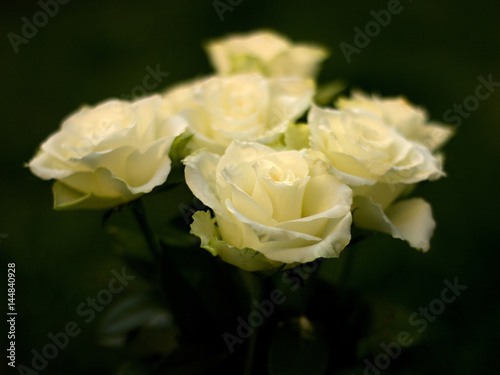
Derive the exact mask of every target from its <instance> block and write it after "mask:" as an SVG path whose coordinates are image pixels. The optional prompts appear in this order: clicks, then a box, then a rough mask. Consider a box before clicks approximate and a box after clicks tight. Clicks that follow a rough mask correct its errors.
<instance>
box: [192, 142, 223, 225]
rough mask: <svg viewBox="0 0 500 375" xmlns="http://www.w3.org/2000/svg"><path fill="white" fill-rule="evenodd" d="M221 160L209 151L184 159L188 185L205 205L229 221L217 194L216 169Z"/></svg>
mask: <svg viewBox="0 0 500 375" xmlns="http://www.w3.org/2000/svg"><path fill="white" fill-rule="evenodd" d="M219 160H220V156H218V155H216V154H213V153H210V152H208V151H200V152H197V153H196V154H194V155H191V156H189V157H187V158H186V159H184V164H185V165H186V168H185V177H186V184H187V185H188V186H189V188H190V189H191V191H192V192H193V194H194V195H195V197H197V198H198V199H199V200H201V201H202V202H203V204H205V205H206V206H208V207H210V208H211V209H213V210H214V212H215V213H216V214H217V215H220V216H223V217H226V218H227V219H229V217H228V214H227V213H226V211H225V209H224V208H223V207H222V205H221V204H220V202H219V197H218V194H217V187H216V168H217V165H218V163H219Z"/></svg>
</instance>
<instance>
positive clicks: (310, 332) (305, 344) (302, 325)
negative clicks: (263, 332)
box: [268, 316, 328, 375]
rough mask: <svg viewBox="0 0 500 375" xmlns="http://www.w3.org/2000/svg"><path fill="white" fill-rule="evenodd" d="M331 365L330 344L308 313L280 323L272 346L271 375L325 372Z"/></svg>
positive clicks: (270, 355) (317, 373) (318, 374)
mask: <svg viewBox="0 0 500 375" xmlns="http://www.w3.org/2000/svg"><path fill="white" fill-rule="evenodd" d="M327 365H328V348H327V345H326V343H325V341H324V340H323V339H322V338H321V337H320V336H319V335H318V332H317V330H316V328H315V327H314V324H313V323H312V322H310V321H309V320H308V319H307V318H306V317H305V316H300V317H299V318H296V319H293V320H291V321H287V322H282V323H280V324H279V325H278V327H277V329H276V332H275V333H274V337H273V340H272V342H271V347H270V349H269V362H268V366H269V373H270V374H271V375H303V374H308V375H321V374H325V372H326V369H327Z"/></svg>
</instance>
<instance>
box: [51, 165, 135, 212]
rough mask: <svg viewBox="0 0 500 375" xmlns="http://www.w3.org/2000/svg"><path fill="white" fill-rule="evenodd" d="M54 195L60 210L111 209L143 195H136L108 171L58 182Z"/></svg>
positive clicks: (76, 174) (102, 170)
mask: <svg viewBox="0 0 500 375" xmlns="http://www.w3.org/2000/svg"><path fill="white" fill-rule="evenodd" d="M53 192H54V209H57V210H66V209H103V208H111V207H114V206H117V205H119V204H123V203H126V202H128V201H130V200H132V199H135V198H138V197H139V196H140V195H141V194H133V193H132V192H131V191H130V189H129V186H128V185H127V184H126V183H125V182H124V181H123V180H120V179H118V178H117V177H116V176H113V175H112V174H111V172H110V171H109V170H108V169H105V168H98V169H97V170H96V171H95V172H80V173H75V174H73V175H71V176H69V177H67V178H64V179H62V180H59V181H56V182H55V183H54V186H53Z"/></svg>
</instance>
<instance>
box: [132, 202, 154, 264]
mask: <svg viewBox="0 0 500 375" xmlns="http://www.w3.org/2000/svg"><path fill="white" fill-rule="evenodd" d="M131 207H132V212H133V213H134V217H135V219H136V221H137V224H139V227H140V228H141V231H142V234H143V236H144V239H145V240H146V242H147V244H148V247H149V250H150V251H151V254H152V255H153V257H154V258H155V259H156V260H159V259H161V248H160V245H159V244H158V241H156V238H155V235H154V233H153V230H152V229H151V225H150V224H149V221H148V218H147V216H146V210H145V209H144V205H143V203H142V201H141V199H137V200H136V201H134V202H133V203H132V204H131Z"/></svg>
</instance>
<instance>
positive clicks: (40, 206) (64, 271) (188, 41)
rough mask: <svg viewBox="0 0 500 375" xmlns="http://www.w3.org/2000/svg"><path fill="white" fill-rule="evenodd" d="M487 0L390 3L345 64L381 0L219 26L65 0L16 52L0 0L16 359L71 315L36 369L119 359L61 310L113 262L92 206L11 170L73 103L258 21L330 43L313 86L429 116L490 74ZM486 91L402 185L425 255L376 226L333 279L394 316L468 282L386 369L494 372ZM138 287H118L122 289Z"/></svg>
mask: <svg viewBox="0 0 500 375" xmlns="http://www.w3.org/2000/svg"><path fill="white" fill-rule="evenodd" d="M498 4H499V3H498V2H497V1H493V0H488V1H481V2H478V1H471V0H468V1H460V2H458V1H451V0H441V1H435V0H432V1H431V0H425V1H424V0H414V1H406V0H403V1H402V5H403V6H404V10H403V11H402V12H401V13H400V14H398V15H394V16H393V18H392V20H391V22H390V24H389V25H388V26H387V27H386V28H383V29H382V30H381V32H380V34H379V35H378V36H376V37H374V38H373V39H372V41H371V42H370V44H369V45H368V46H367V47H366V48H363V49H362V52H361V53H360V54H358V55H353V56H352V62H351V63H350V64H348V63H347V62H346V60H345V58H344V57H343V56H342V52H341V50H340V48H339V44H340V43H341V42H347V43H350V44H352V43H353V38H354V34H355V32H354V30H353V28H354V27H355V26H358V27H360V28H364V26H365V24H366V23H367V22H368V21H370V20H371V19H372V16H371V15H370V11H371V10H376V11H378V10H380V9H385V8H386V6H387V2H386V1H355V2H354V1H326V0H324V1H307V2H306V1H300V2H299V1H255V0H243V1H242V2H241V4H240V5H238V6H236V7H235V8H234V10H233V11H232V12H227V13H225V14H224V18H225V19H224V20H223V21H221V20H220V19H219V16H218V15H217V13H216V11H215V9H214V7H213V4H212V1H194V0H185V1H180V0H178V1H124V0H110V1H105V2H96V1H88V0H86V1H83V0H72V1H70V2H69V3H68V4H66V5H61V6H60V9H59V13H58V14H57V15H56V16H55V17H54V18H51V19H50V20H49V22H48V24H47V25H46V26H44V27H42V28H41V29H40V30H39V32H38V34H37V35H36V36H35V37H33V38H32V39H31V40H30V41H29V43H28V44H27V45H21V46H20V51H19V53H18V54H16V53H14V51H13V48H12V46H11V45H10V42H9V41H8V39H7V34H8V33H9V32H14V33H16V34H20V33H21V26H22V21H21V18H22V17H24V16H26V17H28V18H29V19H31V17H32V16H33V14H34V13H35V12H37V11H39V10H40V7H39V5H37V3H36V2H35V1H25V2H21V1H14V0H2V5H1V11H0V25H1V26H0V27H1V33H0V34H1V35H2V43H1V47H0V70H1V81H0V82H1V90H0V106H1V118H0V121H1V124H2V125H1V129H2V133H1V134H2V136H1V147H0V163H1V165H2V167H1V171H2V177H1V185H0V194H1V195H0V196H1V200H0V233H7V234H8V237H7V238H5V239H1V240H2V242H1V243H0V260H1V270H0V275H2V276H1V277H0V292H1V294H0V296H1V298H2V299H3V300H4V301H5V302H3V304H4V306H6V304H7V303H6V298H7V296H6V287H5V284H6V283H7V277H6V273H7V269H6V268H7V266H6V264H7V263H9V262H15V263H16V269H17V286H16V289H17V296H16V302H17V311H18V314H19V315H18V318H17V319H18V320H17V340H16V341H17V360H18V363H19V362H21V363H25V364H29V361H30V360H31V353H30V351H31V350H32V349H37V350H40V349H41V348H42V347H43V346H44V345H45V344H46V343H47V342H48V339H47V333H48V332H50V331H51V332H56V331H61V330H62V329H63V328H64V325H65V324H66V322H68V321H72V320H74V321H77V322H78V323H79V325H80V327H81V328H82V334H81V335H79V336H78V337H76V338H74V339H72V340H71V342H70V344H69V346H68V348H67V349H65V350H64V351H63V352H61V353H60V355H59V356H58V357H57V358H56V359H54V360H53V361H51V362H50V363H49V366H48V367H47V369H46V370H45V371H44V373H47V374H109V373H111V371H112V370H111V369H113V368H114V365H115V363H116V362H117V361H118V360H119V358H120V354H119V353H116V352H114V351H111V350H107V349H104V348H102V347H101V346H99V345H98V342H97V335H96V332H97V330H98V328H99V317H100V316H99V315H98V317H97V319H96V320H94V321H93V322H92V323H91V324H85V323H83V319H82V318H81V317H79V316H78V315H77V314H76V306H77V305H78V304H80V303H81V302H83V301H85V299H86V298H87V297H89V296H95V295H96V293H97V292H98V291H99V290H100V289H102V288H104V287H106V285H107V282H108V280H109V279H110V278H111V274H110V271H111V270H112V269H113V268H116V269H119V268H120V267H121V263H120V260H119V258H118V257H117V256H116V254H115V253H114V252H113V247H112V246H111V242H110V240H109V238H108V237H107V235H106V233H105V231H104V230H103V229H102V228H101V218H102V212H78V211H75V212H55V211H53V210H52V196H51V190H50V184H48V183H46V182H43V181H41V180H39V179H37V178H36V177H34V176H33V175H31V174H30V172H29V170H28V169H26V168H23V163H25V162H27V161H28V160H29V159H30V158H31V156H32V155H33V153H34V151H35V149H36V148H37V146H38V145H39V144H40V142H41V141H42V140H43V139H45V137H46V136H47V135H48V134H50V133H51V132H53V131H55V130H56V129H57V127H58V126H59V124H60V121H61V119H62V118H64V117H65V116H66V115H68V114H69V113H71V112H72V111H74V110H75V109H77V108H78V107H79V106H80V105H81V104H82V103H89V104H95V103H97V102H99V101H101V100H103V99H106V98H109V97H124V96H125V95H130V93H131V91H132V89H133V88H134V87H136V86H138V85H139V86H140V85H142V79H143V77H144V76H145V75H146V70H145V68H146V67H147V66H151V67H155V66H156V65H157V64H160V67H161V70H162V71H164V72H169V73H170V74H169V76H168V77H167V78H166V79H165V80H164V81H163V82H162V83H161V85H160V86H159V87H158V88H159V89H163V88H166V87H167V86H168V85H170V84H173V83H176V82H179V81H182V80H185V79H189V78H192V77H194V76H198V75H203V74H207V73H209V72H210V71H211V68H210V66H209V64H208V62H207V58H206V56H205V54H204V52H203V50H202V49H201V47H200V46H201V44H202V42H204V41H206V40H207V39H209V38H212V37H217V36H222V35H224V34H226V33H228V32H231V31H246V30H251V29H254V28H261V27H269V28H273V29H276V30H278V31H280V32H282V33H284V34H286V35H288V36H290V37H291V38H292V39H294V40H306V41H307V40H310V41H316V42H318V43H322V44H324V45H326V46H328V47H329V48H330V49H331V52H332V53H331V57H330V59H329V60H328V61H327V62H326V63H325V64H324V67H323V70H322V72H321V75H320V77H319V80H320V82H326V81H329V80H333V79H337V78H342V79H343V80H345V81H346V82H348V83H349V84H350V85H352V86H355V87H359V88H362V89H364V90H366V91H376V92H380V93H381V94H383V95H399V94H403V95H405V96H407V97H408V98H409V99H410V100H411V101H412V102H414V103H416V104H419V105H422V106H424V107H426V108H427V109H428V110H429V112H430V114H431V117H432V118H433V119H435V120H438V121H442V120H443V113H444V112H445V111H446V110H447V109H449V108H451V107H452V106H453V104H454V103H462V102H463V100H464V99H465V98H466V97H467V96H469V95H473V94H474V92H475V89H476V86H477V85H478V84H479V82H478V79H477V77H478V76H480V75H482V76H483V77H487V76H488V75H489V74H492V76H493V79H494V80H495V81H500V69H499V67H500V51H499V48H500V22H498V19H499V16H500V7H499V5H498ZM499 100H500V90H498V91H495V92H493V93H492V94H491V97H490V98H489V99H487V100H485V101H481V102H480V105H479V108H478V109H477V111H475V112H473V113H472V114H471V115H470V117H469V118H467V119H464V121H463V124H462V125H461V126H460V127H459V128H458V129H457V134H456V136H455V137H454V138H453V139H452V140H451V142H450V143H449V144H448V145H447V146H446V147H445V153H446V164H445V168H446V171H447V174H448V176H447V178H444V179H441V180H439V181H437V182H433V183H428V184H423V185H422V186H420V187H419V188H418V190H417V191H416V194H417V195H419V196H422V197H425V198H426V199H427V200H428V201H429V202H431V204H432V206H433V209H434V216H435V219H436V221H437V223H438V225H437V228H436V231H435V235H434V237H433V240H432V248H431V250H430V251H429V252H428V253H427V254H421V253H418V252H417V251H415V250H412V249H410V248H409V247H408V246H407V245H406V244H405V243H403V242H401V241H398V240H391V239H389V238H387V237H384V236H376V237H374V238H371V239H369V240H367V241H366V242H365V243H363V244H362V245H361V246H359V247H358V252H357V254H356V257H355V259H354V264H353V270H352V273H351V275H350V278H349V279H348V285H349V286H351V287H353V288H356V289H358V290H360V291H362V292H363V293H366V294H372V295H376V296H379V297H383V298H385V299H386V300H387V301H389V302H392V303H397V304H401V305H402V306H404V308H405V309H407V310H408V312H409V313H411V312H413V311H416V310H418V308H419V307H420V306H428V304H429V303H430V302H431V301H432V300H433V299H435V298H438V297H439V296H440V293H441V290H442V289H443V287H444V284H443V281H444V280H445V279H449V280H452V279H454V278H455V277H458V280H459V282H460V283H461V284H465V285H467V286H468V289H467V290H466V291H464V292H463V294H462V296H460V297H459V298H458V299H457V301H455V302H453V303H452V304H450V305H447V306H446V309H445V311H444V312H443V313H442V314H441V315H440V316H438V317H437V318H436V320H435V322H433V323H431V324H430V325H429V327H428V328H427V330H426V331H425V332H424V333H423V335H422V337H421V338H419V339H421V342H423V343H421V344H419V345H418V347H417V348H416V349H414V352H413V357H412V358H413V360H412V361H411V362H410V365H411V368H405V366H398V365H397V362H398V360H395V361H394V366H391V367H390V368H389V369H388V370H386V373H404V374H413V373H427V374H443V373H446V374H479V373H490V372H492V371H495V369H496V368H497V367H498V366H497V364H496V359H497V358H498V355H499V354H500V351H499V344H498V340H499V333H500V305H499V300H498V288H499V287H500V272H499V271H498V264H499V261H500V255H499V250H500V249H499V246H498V242H497V240H496V238H497V237H498V234H497V233H498V228H499V220H498V217H499V214H498V210H499V209H500V204H499V203H500V202H499V199H498V195H499V189H498V183H499V177H498V173H499V168H498V161H499V158H498V156H499V147H498V141H499V135H500V131H499V126H498V122H499V119H500V111H499V105H498V102H499ZM167 198H168V199H167ZM167 198H151V199H149V200H148V201H147V202H146V203H147V206H148V208H149V209H150V210H151V209H152V208H153V207H155V209H156V210H158V213H157V214H158V215H160V214H161V213H162V212H163V211H164V212H165V215H168V213H169V212H175V211H176V210H177V207H178V204H179V201H178V198H176V197H175V196H168V197H167ZM202 251H203V250H200V252H202ZM332 262H337V260H333V261H332ZM140 287H141V284H140V282H139V281H138V282H137V283H135V284H134V283H132V284H131V286H130V287H129V288H127V289H126V291H125V292H123V293H124V294H127V293H132V292H133V291H136V290H138V289H140ZM325 298H327V297H325ZM1 311H5V307H3V308H2V309H1ZM3 314H4V313H3ZM5 329H6V324H5V323H4V324H2V325H1V326H0V332H1V336H0V348H2V355H1V357H2V359H0V373H4V372H7V369H8V367H7V365H6V359H5V358H4V353H5V351H4V350H3V349H4V348H5V346H6V342H7V339H6V334H5V332H6V331H5ZM410 329H411V327H409V330H410ZM402 360H403V359H402Z"/></svg>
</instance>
